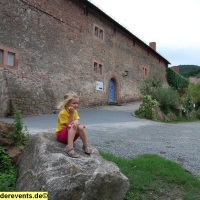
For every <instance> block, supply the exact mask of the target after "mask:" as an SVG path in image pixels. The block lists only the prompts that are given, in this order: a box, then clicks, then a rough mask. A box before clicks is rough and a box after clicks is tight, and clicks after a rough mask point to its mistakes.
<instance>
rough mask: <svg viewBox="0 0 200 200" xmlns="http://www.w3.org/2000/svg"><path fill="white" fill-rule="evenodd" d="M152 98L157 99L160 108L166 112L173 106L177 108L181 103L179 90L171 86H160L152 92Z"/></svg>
mask: <svg viewBox="0 0 200 200" xmlns="http://www.w3.org/2000/svg"><path fill="white" fill-rule="evenodd" d="M152 99H155V100H156V101H157V102H159V105H160V109H161V110H162V111H163V112H164V113H168V111H169V110H170V109H171V108H172V109H173V108H176V107H177V106H178V103H179V95H178V92H177V91H176V90H175V89H173V88H171V87H168V88H158V89H156V90H154V91H153V92H152Z"/></svg>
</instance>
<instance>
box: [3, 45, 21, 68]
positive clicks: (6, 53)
mask: <svg viewBox="0 0 200 200" xmlns="http://www.w3.org/2000/svg"><path fill="white" fill-rule="evenodd" d="M18 57H19V52H18V51H17V50H14V49H11V48H9V47H5V46H2V45H0V67H3V68H6V69H12V70H13V69H14V70H16V69H18Z"/></svg>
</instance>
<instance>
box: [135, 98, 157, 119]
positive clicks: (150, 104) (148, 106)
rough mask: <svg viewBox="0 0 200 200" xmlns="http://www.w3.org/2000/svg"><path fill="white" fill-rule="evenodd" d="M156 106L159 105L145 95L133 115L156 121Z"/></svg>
mask: <svg viewBox="0 0 200 200" xmlns="http://www.w3.org/2000/svg"><path fill="white" fill-rule="evenodd" d="M158 105H159V103H158V102H157V101H155V100H153V99H152V98H151V96H150V95H145V96H143V97H142V103H141V104H140V107H139V109H138V110H137V111H136V112H135V114H136V115H137V116H138V117H142V118H147V119H153V120H157V116H156V112H155V106H158Z"/></svg>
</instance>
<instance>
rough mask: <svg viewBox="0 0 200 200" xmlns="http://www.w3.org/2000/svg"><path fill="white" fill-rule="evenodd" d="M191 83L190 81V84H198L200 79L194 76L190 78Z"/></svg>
mask: <svg viewBox="0 0 200 200" xmlns="http://www.w3.org/2000/svg"><path fill="white" fill-rule="evenodd" d="M189 81H190V83H194V84H197V83H200V78H198V77H194V76H190V77H189Z"/></svg>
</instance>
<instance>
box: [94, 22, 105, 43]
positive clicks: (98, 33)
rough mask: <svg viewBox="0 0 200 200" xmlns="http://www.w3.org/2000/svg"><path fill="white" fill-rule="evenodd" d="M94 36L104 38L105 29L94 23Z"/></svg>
mask: <svg viewBox="0 0 200 200" xmlns="http://www.w3.org/2000/svg"><path fill="white" fill-rule="evenodd" d="M94 36H95V38H98V39H100V40H104V29H103V28H101V27H99V26H97V25H94Z"/></svg>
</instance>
